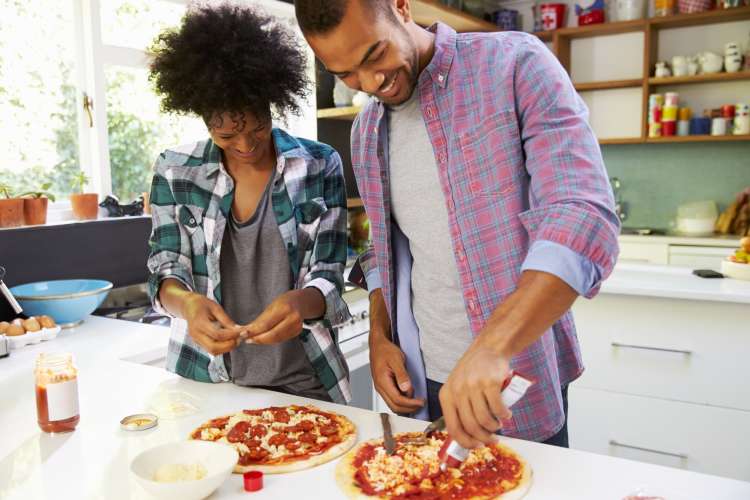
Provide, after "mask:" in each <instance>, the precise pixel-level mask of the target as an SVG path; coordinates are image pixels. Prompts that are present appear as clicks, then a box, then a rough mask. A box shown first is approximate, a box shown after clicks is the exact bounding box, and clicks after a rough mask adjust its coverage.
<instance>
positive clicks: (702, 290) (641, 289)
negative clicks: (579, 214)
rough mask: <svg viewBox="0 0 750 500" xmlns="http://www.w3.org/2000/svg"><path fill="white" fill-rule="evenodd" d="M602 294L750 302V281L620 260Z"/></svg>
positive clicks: (606, 282)
mask: <svg viewBox="0 0 750 500" xmlns="http://www.w3.org/2000/svg"><path fill="white" fill-rule="evenodd" d="M601 292H602V293H607V294H621V295H639V296H650V297H664V298H672V299H689V300H705V301H718V302H735V303H740V304H750V281H741V280H735V279H730V278H721V279H716V278H699V277H698V276H695V275H693V274H692V270H691V269H688V268H683V267H675V266H660V265H651V264H629V263H624V262H620V263H618V264H617V265H616V266H615V270H614V271H613V272H612V275H611V276H610V277H609V278H608V279H607V280H606V281H605V282H604V284H603V285H602V289H601Z"/></svg>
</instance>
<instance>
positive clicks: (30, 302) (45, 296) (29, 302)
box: [10, 280, 112, 325]
mask: <svg viewBox="0 0 750 500" xmlns="http://www.w3.org/2000/svg"><path fill="white" fill-rule="evenodd" d="M111 289H112V283H110V282H109V281H104V280H54V281H37V282H35V283H26V284H25V285H18V286H14V287H13V288H11V289H10V291H11V292H12V293H13V295H15V297H16V299H18V303H19V304H21V307H23V312H24V313H25V314H26V315H28V316H42V315H47V316H52V318H53V319H54V320H55V322H56V323H57V324H59V325H69V324H76V323H78V322H80V321H82V320H83V318H85V317H86V316H88V315H89V314H91V313H92V312H94V310H95V309H96V308H97V307H99V305H100V304H101V303H102V302H104V299H106V298H107V295H108V294H109V291H110V290H111Z"/></svg>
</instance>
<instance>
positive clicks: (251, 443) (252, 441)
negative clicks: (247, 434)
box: [245, 439, 262, 448]
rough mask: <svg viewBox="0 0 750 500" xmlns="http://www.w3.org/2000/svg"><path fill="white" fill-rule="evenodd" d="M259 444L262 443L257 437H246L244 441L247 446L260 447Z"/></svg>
mask: <svg viewBox="0 0 750 500" xmlns="http://www.w3.org/2000/svg"><path fill="white" fill-rule="evenodd" d="M261 444H262V443H261V442H260V441H259V440H257V439H248V440H247V441H245V446H247V447H248V448H260V445H261Z"/></svg>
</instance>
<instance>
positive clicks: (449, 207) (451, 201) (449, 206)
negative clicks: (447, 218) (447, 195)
mask: <svg viewBox="0 0 750 500" xmlns="http://www.w3.org/2000/svg"><path fill="white" fill-rule="evenodd" d="M448 209H449V210H450V211H451V212H452V211H454V210H455V209H456V204H455V203H453V200H448Z"/></svg>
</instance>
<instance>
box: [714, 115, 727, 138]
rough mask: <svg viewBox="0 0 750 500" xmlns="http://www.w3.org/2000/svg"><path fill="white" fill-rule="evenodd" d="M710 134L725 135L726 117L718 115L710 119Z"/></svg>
mask: <svg viewBox="0 0 750 500" xmlns="http://www.w3.org/2000/svg"><path fill="white" fill-rule="evenodd" d="M711 135H727V119H726V118H724V117H718V118H714V119H713V120H711Z"/></svg>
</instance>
